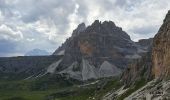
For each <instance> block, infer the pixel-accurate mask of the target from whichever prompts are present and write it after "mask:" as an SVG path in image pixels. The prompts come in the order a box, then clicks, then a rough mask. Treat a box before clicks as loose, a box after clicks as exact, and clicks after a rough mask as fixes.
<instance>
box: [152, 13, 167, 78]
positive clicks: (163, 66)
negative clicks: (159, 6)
mask: <svg viewBox="0 0 170 100" xmlns="http://www.w3.org/2000/svg"><path fill="white" fill-rule="evenodd" d="M152 63H153V70H152V73H153V75H154V76H155V78H158V79H167V78H169V75H170V11H169V12H168V14H167V15H166V18H165V19H164V22H163V24H162V26H161V28H160V29H159V31H158V33H157V34H156V35H155V37H154V41H153V50H152Z"/></svg>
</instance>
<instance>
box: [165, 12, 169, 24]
mask: <svg viewBox="0 0 170 100" xmlns="http://www.w3.org/2000/svg"><path fill="white" fill-rule="evenodd" d="M168 21H170V10H169V11H168V13H167V14H166V17H165V19H164V23H165V22H168Z"/></svg>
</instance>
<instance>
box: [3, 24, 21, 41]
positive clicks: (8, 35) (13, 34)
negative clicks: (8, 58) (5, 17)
mask: <svg viewBox="0 0 170 100" xmlns="http://www.w3.org/2000/svg"><path fill="white" fill-rule="evenodd" d="M22 38H23V35H22V33H21V32H20V31H14V30H13V29H11V28H10V27H8V26H6V25H4V24H3V25H1V26H0V39H6V40H16V41H18V40H20V39H22Z"/></svg>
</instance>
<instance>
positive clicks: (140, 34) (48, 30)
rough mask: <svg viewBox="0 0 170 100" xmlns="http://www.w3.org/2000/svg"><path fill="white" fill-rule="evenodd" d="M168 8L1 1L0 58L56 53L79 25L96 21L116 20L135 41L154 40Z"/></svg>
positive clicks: (110, 1)
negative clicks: (34, 52) (33, 51)
mask: <svg viewBox="0 0 170 100" xmlns="http://www.w3.org/2000/svg"><path fill="white" fill-rule="evenodd" d="M168 9H170V2H169V0H164V1H161V0H90V1H89V0H12V1H11V0H0V41H1V43H0V48H3V49H0V56H5V55H6V56H13V55H14V54H15V55H17V54H20V55H22V54H24V53H25V52H27V51H30V50H31V49H35V48H39V49H45V50H47V51H50V52H52V51H54V50H55V49H56V48H57V47H58V46H59V45H60V44H61V43H62V42H64V41H65V39H66V38H68V37H69V36H70V35H71V32H72V30H73V29H74V28H75V27H76V26H77V24H79V23H81V22H85V23H86V24H88V25H89V24H91V23H92V22H93V21H94V20H96V19H99V20H101V21H104V20H112V21H114V22H115V23H116V24H117V25H118V26H120V27H122V28H123V29H124V30H125V31H126V32H127V33H128V34H129V35H130V36H131V37H132V39H133V40H138V39H141V38H148V37H152V36H154V34H156V32H157V30H158V28H159V26H160V25H161V24H162V20H163V18H164V17H165V14H166V13H167V10H168ZM5 45H7V46H6V47H5ZM7 49H9V50H11V49H13V51H8V50H7ZM5 51H7V52H5Z"/></svg>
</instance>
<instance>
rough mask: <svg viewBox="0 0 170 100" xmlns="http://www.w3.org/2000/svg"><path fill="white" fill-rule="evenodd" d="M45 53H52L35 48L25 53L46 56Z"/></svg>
mask: <svg viewBox="0 0 170 100" xmlns="http://www.w3.org/2000/svg"><path fill="white" fill-rule="evenodd" d="M45 55H50V53H49V52H47V51H45V50H41V49H33V50H31V51H29V52H27V53H26V54H25V56H45Z"/></svg>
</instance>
